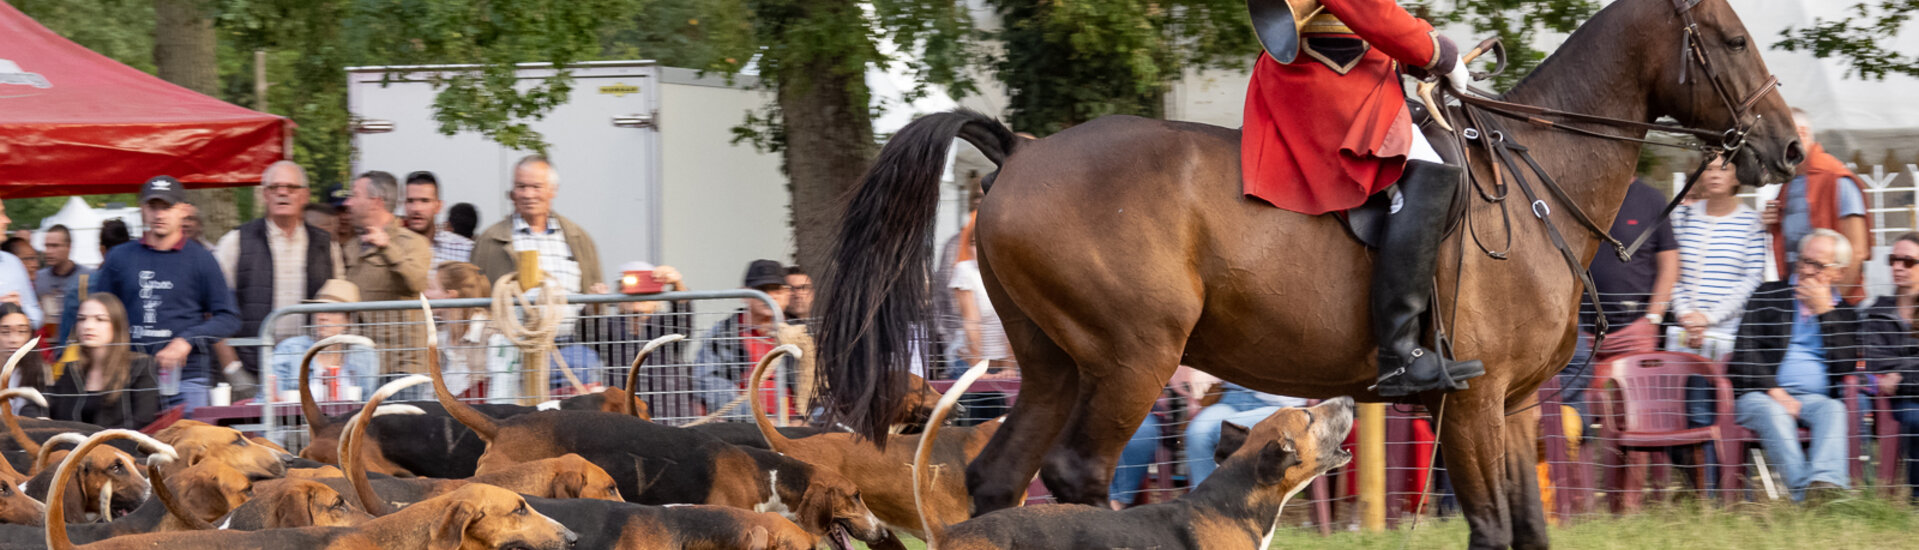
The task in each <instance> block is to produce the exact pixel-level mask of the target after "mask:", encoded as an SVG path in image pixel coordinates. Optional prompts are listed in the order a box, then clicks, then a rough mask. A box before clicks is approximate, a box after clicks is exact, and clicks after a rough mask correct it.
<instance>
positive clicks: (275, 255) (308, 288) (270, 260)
mask: <svg viewBox="0 0 1919 550" xmlns="http://www.w3.org/2000/svg"><path fill="white" fill-rule="evenodd" d="M308 193H309V190H308V189H307V175H306V170H304V169H302V168H300V165H299V164H295V163H294V162H293V161H290V160H283V161H280V162H275V163H273V165H272V166H268V167H267V169H266V173H264V174H262V175H261V176H260V187H259V188H257V189H255V190H254V196H255V198H256V199H257V201H258V204H262V205H265V206H266V213H267V215H266V217H265V218H261V219H257V220H253V221H251V222H247V223H246V224H245V225H242V226H240V227H239V228H238V229H235V230H233V231H232V232H230V233H227V234H226V236H224V237H221V238H220V244H219V245H217V246H216V250H215V253H214V257H215V258H216V259H218V260H219V261H220V269H221V270H222V271H224V272H225V273H226V277H227V283H228V284H230V285H232V286H233V296H234V303H236V304H239V306H240V333H239V334H238V335H237V336H238V337H241V338H252V337H256V336H258V335H259V334H260V323H262V322H264V321H266V318H267V314H268V313H270V312H272V311H273V310H275V309H280V308H283V307H287V306H292V305H296V304H299V303H300V302H301V301H303V300H306V299H308V298H312V297H313V295H314V294H315V293H317V292H319V291H320V285H322V284H325V283H326V281H327V279H338V278H341V277H342V276H343V272H342V268H341V265H342V263H341V262H340V247H339V245H338V244H337V243H335V242H333V234H332V233H329V232H327V230H325V229H322V228H319V227H315V226H313V225H310V224H308V223H306V220H305V218H304V215H305V214H304V208H305V207H306V204H307V201H308V199H309V196H308ZM304 318H305V316H304V315H289V316H285V317H281V318H280V319H278V320H276V321H275V322H274V324H273V339H274V340H275V341H278V340H281V339H285V338H289V337H292V336H295V335H298V334H300V322H301V319H304ZM238 351H239V352H240V361H241V363H243V364H245V365H246V369H247V372H249V373H252V374H254V375H256V376H257V375H259V373H260V364H261V363H264V362H265V361H262V360H261V358H260V350H259V348H253V347H247V348H243V349H240V350H238Z"/></svg>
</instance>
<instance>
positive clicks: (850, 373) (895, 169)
mask: <svg viewBox="0 0 1919 550" xmlns="http://www.w3.org/2000/svg"><path fill="white" fill-rule="evenodd" d="M954 138H958V139H964V140H966V141H967V142H969V143H972V144H973V146H974V147H977V148H979V150H980V152H982V153H984V154H985V155H986V158H987V159H989V160H991V161H993V164H995V165H1000V164H1003V163H1004V161H1005V159H1006V157H1007V155H1010V154H1011V153H1012V151H1013V147H1014V145H1015V144H1016V143H1017V142H1018V138H1016V137H1015V136H1014V135H1013V132H1012V130H1009V129H1007V128H1006V126H1005V125H1002V124H1000V123H999V121H997V120H993V118H992V117H988V116H986V115H983V114H980V113H977V112H974V111H970V110H965V109H961V110H957V111H953V112H947V113H936V114H931V115H927V116H924V117H920V118H919V119H918V120H915V121H913V122H912V123H911V124H907V125H906V127H905V128H901V129H900V131H899V133H898V134H895V135H894V136H893V139H892V140H890V141H888V142H887V143H886V147H885V148H883V149H881V150H880V155H879V159H878V160H876V161H874V163H873V167H872V169H870V170H868V171H867V172H866V177H865V178H864V179H863V180H862V181H861V182H860V185H859V187H858V188H857V189H855V190H854V191H853V193H852V195H851V196H850V198H849V200H848V202H847V203H846V208H845V214H844V215H845V217H844V218H843V220H842V221H841V222H840V231H839V238H838V240H837V241H836V245H835V248H836V249H835V250H834V252H833V255H832V256H831V257H832V262H831V263H830V264H829V265H827V266H825V267H826V269H825V270H824V272H823V273H822V276H821V281H820V282H821V285H820V295H819V300H818V301H817V302H816V303H817V304H818V306H816V307H819V308H820V310H819V311H818V315H817V317H818V318H819V320H820V323H819V324H818V325H815V326H814V328H815V333H814V338H815V345H816V348H817V350H818V354H819V365H820V369H819V374H818V382H819V384H818V385H819V388H820V395H819V403H820V405H821V406H823V407H825V410H826V412H827V414H828V416H829V417H830V418H829V419H830V420H835V421H838V422H841V423H843V424H845V425H846V426H848V427H850V428H852V429H853V431H854V432H855V433H858V434H860V435H862V436H864V437H866V438H868V439H870V440H872V441H873V442H874V444H877V445H885V443H886V430H887V427H889V426H890V425H892V424H893V421H894V420H896V419H898V418H899V416H900V414H901V413H902V411H901V408H902V404H903V402H904V400H905V397H906V394H907V392H908V391H909V386H908V384H907V377H908V375H909V372H908V370H909V369H910V367H911V365H912V363H913V359H914V357H913V354H915V353H921V354H924V353H925V350H926V349H928V348H929V347H930V346H926V345H916V344H915V342H914V340H916V339H923V337H924V336H925V335H927V334H931V333H932V331H933V326H932V322H931V321H932V319H930V318H929V317H930V316H929V315H928V311H927V310H928V306H929V301H928V299H929V298H930V294H929V293H930V292H931V291H932V290H933V289H932V288H931V283H932V269H931V268H932V263H933V221H934V217H935V215H936V214H937V213H938V211H939V196H940V189H939V182H940V173H941V172H942V171H943V170H945V168H946V157H947V151H948V150H949V149H951V148H952V145H953V139H954ZM922 344H923V343H922Z"/></svg>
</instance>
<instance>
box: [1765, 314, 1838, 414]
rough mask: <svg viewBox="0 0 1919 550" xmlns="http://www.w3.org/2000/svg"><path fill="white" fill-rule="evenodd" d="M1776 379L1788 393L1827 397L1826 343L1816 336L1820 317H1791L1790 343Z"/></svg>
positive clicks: (1823, 339)
mask: <svg viewBox="0 0 1919 550" xmlns="http://www.w3.org/2000/svg"><path fill="white" fill-rule="evenodd" d="M1775 378H1776V382H1775V383H1777V384H1778V385H1779V387H1781V388H1785V390H1786V391H1787V392H1790V393H1816V394H1821V395H1824V394H1825V393H1826V383H1827V378H1826V340H1825V338H1823V337H1822V336H1821V335H1820V334H1819V316H1817V315H1812V314H1808V313H1799V312H1794V313H1793V321H1792V340H1791V343H1789V344H1787V345H1786V358H1785V359H1783V360H1780V361H1779V373H1778V374H1776V375H1775Z"/></svg>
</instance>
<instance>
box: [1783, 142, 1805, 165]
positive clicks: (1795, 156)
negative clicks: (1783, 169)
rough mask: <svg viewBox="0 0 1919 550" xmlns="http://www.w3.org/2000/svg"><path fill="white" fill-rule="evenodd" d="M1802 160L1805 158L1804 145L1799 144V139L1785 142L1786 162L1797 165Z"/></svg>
mask: <svg viewBox="0 0 1919 550" xmlns="http://www.w3.org/2000/svg"><path fill="white" fill-rule="evenodd" d="M1804 160H1806V147H1805V146H1804V145H1803V144H1800V143H1799V140H1793V142H1792V143H1788V144H1786V162H1787V163H1789V164H1793V165H1797V164H1799V163H1800V162H1801V161H1804Z"/></svg>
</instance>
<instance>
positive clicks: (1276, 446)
mask: <svg viewBox="0 0 1919 550" xmlns="http://www.w3.org/2000/svg"><path fill="white" fill-rule="evenodd" d="M1298 465H1299V452H1298V451H1297V449H1296V448H1295V447H1294V446H1293V440H1292V438H1286V439H1281V440H1279V441H1268V442H1266V446H1265V447H1263V448H1261V449H1260V450H1259V462H1256V463H1254V464H1253V475H1254V479H1255V480H1256V481H1257V482H1258V483H1259V485H1260V486H1262V487H1264V486H1267V485H1278V484H1279V483H1280V482H1282V481H1285V480H1286V470H1290V469H1292V468H1293V467H1294V466H1298Z"/></svg>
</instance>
